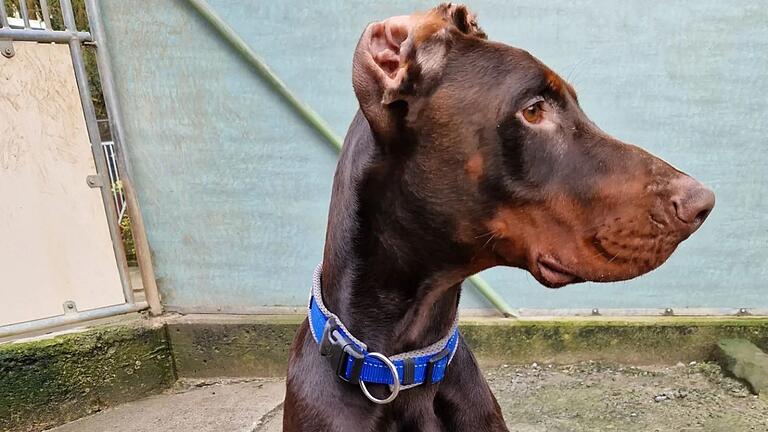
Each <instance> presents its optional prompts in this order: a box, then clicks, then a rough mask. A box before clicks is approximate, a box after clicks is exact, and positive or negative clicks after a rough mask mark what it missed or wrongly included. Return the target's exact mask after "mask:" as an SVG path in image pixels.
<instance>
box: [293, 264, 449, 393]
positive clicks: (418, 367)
mask: <svg viewBox="0 0 768 432" xmlns="http://www.w3.org/2000/svg"><path fill="white" fill-rule="evenodd" d="M321 268H322V264H321V265H318V266H317V268H316V269H315V274H314V277H313V284H312V285H313V286H312V293H311V297H310V301H309V311H308V314H307V315H308V318H309V328H310V330H311V332H312V337H313V338H314V339H315V342H317V343H318V344H319V345H320V346H321V349H322V347H323V343H324V340H323V339H324V336H327V330H328V327H332V329H333V330H336V332H337V333H338V334H339V335H340V336H341V337H343V338H344V339H345V340H346V341H347V342H348V344H349V345H352V347H353V348H354V349H355V351H356V352H357V353H359V354H360V355H361V358H356V357H355V356H342V357H341V359H342V360H341V361H342V362H344V361H346V364H343V363H342V364H341V366H340V367H339V369H338V371H337V373H338V374H339V377H340V378H342V379H344V380H345V381H358V380H359V381H363V382H365V383H373V384H390V385H391V384H394V378H393V377H392V373H391V371H390V369H389V367H388V366H387V365H386V364H384V362H382V361H381V360H379V359H378V358H376V357H372V356H371V355H370V353H369V351H368V347H367V346H366V345H365V344H364V343H363V342H361V341H359V340H358V339H357V338H355V337H354V336H352V334H351V333H350V332H349V331H348V330H347V328H346V327H345V326H344V324H343V323H342V322H341V320H339V318H338V317H337V316H336V315H335V314H333V313H332V312H330V311H329V310H328V309H327V308H326V307H325V305H324V304H323V298H322V294H321V287H320V285H321V284H320V274H321ZM458 345H459V329H458V319H457V321H456V322H454V324H453V327H452V328H451V332H450V333H449V334H448V335H447V336H445V337H444V338H443V339H441V340H440V341H438V342H436V343H434V344H432V345H430V346H428V347H426V348H424V349H420V350H415V351H409V352H405V353H402V354H397V355H394V356H390V357H389V359H390V361H391V362H392V363H393V364H394V366H395V369H397V375H398V380H399V382H400V385H401V386H402V388H403V389H407V388H411V387H415V386H417V385H420V384H424V383H427V384H428V383H436V382H439V381H441V380H442V379H443V377H444V376H445V371H446V369H447V368H448V365H449V364H450V363H451V360H452V359H453V355H454V354H455V353H456V349H457V348H458ZM361 363H362V365H361Z"/></svg>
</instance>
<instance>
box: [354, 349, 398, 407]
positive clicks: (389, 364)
mask: <svg viewBox="0 0 768 432" xmlns="http://www.w3.org/2000/svg"><path fill="white" fill-rule="evenodd" d="M368 355H369V356H371V357H374V358H377V359H379V360H381V362H382V363H384V364H385V365H387V367H388V368H389V371H390V372H392V378H393V380H392V381H393V382H394V384H391V385H390V386H389V390H390V391H391V392H392V393H390V394H389V396H387V398H386V399H376V398H375V397H373V395H372V394H371V393H370V392H369V391H368V388H366V387H365V382H363V380H360V389H361V390H363V394H364V395H365V397H367V398H368V400H370V401H371V402H373V403H376V404H379V405H385V404H388V403H390V402H392V401H393V400H395V398H396V397H397V394H398V393H400V377H399V376H398V375H397V368H396V367H395V364H394V363H392V360H390V359H389V357H387V356H385V355H384V354H382V353H377V352H372V353H368Z"/></svg>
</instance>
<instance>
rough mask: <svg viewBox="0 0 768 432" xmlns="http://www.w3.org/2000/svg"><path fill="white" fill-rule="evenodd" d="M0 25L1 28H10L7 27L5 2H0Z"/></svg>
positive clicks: (2, 0)
mask: <svg viewBox="0 0 768 432" xmlns="http://www.w3.org/2000/svg"><path fill="white" fill-rule="evenodd" d="M0 25H2V26H3V28H10V26H9V25H8V12H7V11H6V10H5V1H4V0H0Z"/></svg>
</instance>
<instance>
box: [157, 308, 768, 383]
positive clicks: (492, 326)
mask: <svg viewBox="0 0 768 432" xmlns="http://www.w3.org/2000/svg"><path fill="white" fill-rule="evenodd" d="M300 320H301V318H300V317H299V318H295V319H293V320H286V319H281V320H274V319H272V320H270V319H269V318H267V319H265V318H258V317H253V318H250V317H249V318H242V319H240V320H239V321H238V322H236V323H233V322H227V323H217V322H216V321H215V320H214V321H206V322H194V321H188V322H184V323H171V324H169V336H170V339H171V343H172V346H173V352H174V356H175V358H176V367H177V370H178V374H179V376H183V377H191V378H208V377H213V376H282V375H284V374H285V366H286V361H287V359H288V351H289V349H290V345H291V342H292V340H293V336H294V334H295V333H296V329H297V328H298V323H299V321H300ZM461 331H462V334H463V335H464V338H465V339H466V341H467V343H468V344H469V345H470V347H472V349H473V351H474V353H475V356H476V357H477V358H478V360H479V361H480V363H481V364H483V365H489V366H491V365H497V364H501V363H531V362H542V361H551V362H557V363H567V362H573V361H582V360H606V361H616V362H623V363H627V364H634V365H642V364H653V363H658V364H674V363H677V362H679V361H693V360H708V359H712V358H713V355H714V350H715V346H716V344H717V341H718V340H719V339H721V338H745V339H748V340H751V341H752V342H754V343H755V344H757V345H758V346H761V347H763V348H766V347H768V320H766V319H750V318H740V319H730V320H728V319H712V318H700V319H698V318H649V319H643V320H635V321H622V320H601V321H585V320H572V319H567V318H566V319H558V320H555V321H533V320H530V321H529V320H501V319H498V320H483V321H464V322H462V324H461Z"/></svg>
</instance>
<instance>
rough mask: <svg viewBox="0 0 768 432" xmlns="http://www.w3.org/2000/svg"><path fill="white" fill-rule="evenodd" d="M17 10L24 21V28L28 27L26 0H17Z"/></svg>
mask: <svg viewBox="0 0 768 432" xmlns="http://www.w3.org/2000/svg"><path fill="white" fill-rule="evenodd" d="M19 11H21V19H22V20H23V21H24V28H29V10H27V0H19Z"/></svg>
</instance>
